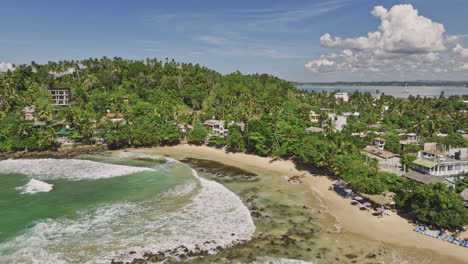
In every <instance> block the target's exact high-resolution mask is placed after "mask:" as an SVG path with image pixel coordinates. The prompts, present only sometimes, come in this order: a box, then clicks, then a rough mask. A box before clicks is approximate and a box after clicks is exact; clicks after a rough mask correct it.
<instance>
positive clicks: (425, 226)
mask: <svg viewBox="0 0 468 264" xmlns="http://www.w3.org/2000/svg"><path fill="white" fill-rule="evenodd" d="M426 228H427V225H426V223H424V231H426Z"/></svg>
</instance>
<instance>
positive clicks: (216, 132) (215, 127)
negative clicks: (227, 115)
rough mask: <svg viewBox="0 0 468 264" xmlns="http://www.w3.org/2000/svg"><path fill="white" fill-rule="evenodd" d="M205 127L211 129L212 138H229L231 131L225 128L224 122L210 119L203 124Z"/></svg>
mask: <svg viewBox="0 0 468 264" xmlns="http://www.w3.org/2000/svg"><path fill="white" fill-rule="evenodd" d="M203 125H204V126H206V127H208V128H210V130H211V131H210V135H211V136H223V137H224V136H227V135H228V133H229V130H228V129H227V128H225V127H224V120H215V119H210V120H206V121H205V122H204V123H203Z"/></svg>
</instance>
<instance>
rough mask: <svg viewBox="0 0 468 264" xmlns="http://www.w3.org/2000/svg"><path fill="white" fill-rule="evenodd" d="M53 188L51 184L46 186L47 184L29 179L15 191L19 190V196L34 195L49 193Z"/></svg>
mask: <svg viewBox="0 0 468 264" xmlns="http://www.w3.org/2000/svg"><path fill="white" fill-rule="evenodd" d="M53 186H54V185H53V184H48V183H47V182H43V181H38V180H36V179H31V180H30V181H29V182H28V183H27V184H26V185H24V186H21V187H17V188H16V190H21V191H22V192H21V194H34V193H38V192H50V191H52V187H53Z"/></svg>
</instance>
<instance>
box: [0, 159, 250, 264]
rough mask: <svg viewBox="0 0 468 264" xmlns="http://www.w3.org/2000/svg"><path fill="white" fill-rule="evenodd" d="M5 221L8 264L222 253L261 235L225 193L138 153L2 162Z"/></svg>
mask: <svg viewBox="0 0 468 264" xmlns="http://www.w3.org/2000/svg"><path fill="white" fill-rule="evenodd" d="M209 203H210V204H209ZM0 212H1V218H0V263H41V264H43V263H109V262H110V260H111V259H113V258H116V259H121V260H131V259H133V258H134V257H141V256H142V255H143V253H144V252H147V251H151V252H157V251H159V250H172V249H175V248H177V247H178V246H181V245H184V246H186V247H188V248H195V247H196V246H197V245H201V244H203V242H205V241H209V240H213V241H215V242H216V243H213V244H212V245H207V246H206V248H204V249H206V250H215V248H216V247H217V246H222V247H225V246H229V245H231V244H232V243H236V241H237V240H242V239H249V238H250V236H251V235H252V233H253V231H254V230H255V226H254V225H253V221H252V219H251V218H250V214H249V212H248V209H247V208H245V206H243V204H242V202H241V201H240V199H239V198H238V197H237V196H235V195H234V194H233V193H231V192H229V191H228V190H227V189H226V188H224V187H223V186H222V185H220V184H218V183H215V182H212V181H208V180H205V179H203V178H200V177H199V176H198V175H197V174H196V172H195V171H194V170H192V169H191V168H190V167H188V166H186V165H184V164H181V163H178V162H176V161H174V160H165V159H164V158H162V157H151V156H150V157H148V156H147V155H140V154H138V153H123V152H120V153H116V154H112V155H107V156H84V157H83V158H82V160H79V159H75V160H7V161H0ZM220 223H224V224H223V225H222V226H220ZM232 232H236V236H234V237H231V236H230V234H231V233H232ZM228 235H229V236H228ZM130 251H135V252H137V253H136V254H132V255H130V254H129V252H130Z"/></svg>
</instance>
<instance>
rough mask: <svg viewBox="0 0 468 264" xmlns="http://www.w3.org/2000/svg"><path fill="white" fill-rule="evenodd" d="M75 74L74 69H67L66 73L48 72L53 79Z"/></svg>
mask: <svg viewBox="0 0 468 264" xmlns="http://www.w3.org/2000/svg"><path fill="white" fill-rule="evenodd" d="M74 72H75V69H74V68H71V67H70V68H68V69H67V70H66V71H63V72H55V71H50V72H49V74H52V75H54V76H55V77H62V76H64V75H67V74H72V73H74Z"/></svg>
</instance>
